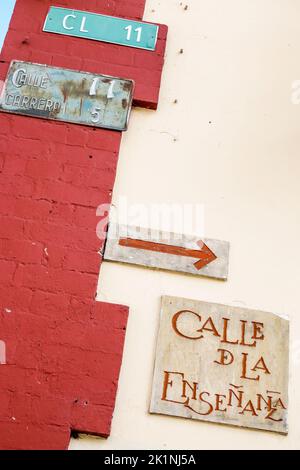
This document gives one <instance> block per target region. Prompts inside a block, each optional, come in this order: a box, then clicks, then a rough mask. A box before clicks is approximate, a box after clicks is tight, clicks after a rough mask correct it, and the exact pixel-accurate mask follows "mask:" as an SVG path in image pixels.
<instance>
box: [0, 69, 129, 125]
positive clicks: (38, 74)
mask: <svg viewBox="0 0 300 470" xmlns="http://www.w3.org/2000/svg"><path fill="white" fill-rule="evenodd" d="M133 88H134V83H133V81H132V80H125V79H121V78H114V77H108V76H104V75H93V74H90V73H85V72H76V71H74V70H67V69H62V68H57V67H49V66H47V65H39V64H32V63H28V62H17V61H13V62H12V63H11V65H10V69H9V72H8V76H7V79H6V82H5V85H4V88H3V90H2V93H1V97H0V111H5V112H10V113H16V114H23V115H27V116H34V117H39V118H44V119H53V120H57V121H65V122H72V123H75V124H82V125H85V126H93V127H103V128H106V129H113V130H118V131H125V130H126V129H127V124H128V119H129V114H130V110H131V106H132V96H133Z"/></svg>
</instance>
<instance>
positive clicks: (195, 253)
mask: <svg viewBox="0 0 300 470" xmlns="http://www.w3.org/2000/svg"><path fill="white" fill-rule="evenodd" d="M119 245H121V246H125V247H127V248H137V249H140V250H149V251H156V252H157V253H168V254H169V255H177V256H188V257H190V258H200V259H199V261H197V262H196V263H194V266H195V268H196V269H198V271H199V270H200V269H202V268H204V266H206V265H207V264H209V263H211V262H212V261H214V260H215V259H217V256H216V255H215V254H214V253H213V252H212V251H211V250H210V248H208V246H207V245H205V243H204V242H203V241H201V240H199V241H198V242H197V245H198V246H199V248H200V250H192V249H190V248H183V247H181V246H174V245H166V244H164V243H155V242H149V241H146V240H137V239H135V238H120V240H119Z"/></svg>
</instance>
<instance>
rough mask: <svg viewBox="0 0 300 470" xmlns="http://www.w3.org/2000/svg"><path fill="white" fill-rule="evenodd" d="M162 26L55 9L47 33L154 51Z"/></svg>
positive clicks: (49, 15) (49, 16) (47, 24)
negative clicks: (159, 29)
mask: <svg viewBox="0 0 300 470" xmlns="http://www.w3.org/2000/svg"><path fill="white" fill-rule="evenodd" d="M158 28H159V27H158V25H155V24H150V23H143V22H140V21H132V20H127V19H123V18H117V17H113V16H106V15H99V14H97V13H90V12H87V11H79V10H70V9H68V8H58V7H51V8H50V10H49V13H48V15H47V18H46V21H45V25H44V31H45V32H48V33H56V34H64V35H68V36H75V37H79V38H85V39H93V40H95V41H102V42H109V43H112V44H120V45H122V46H130V47H136V48H139V49H146V50H149V51H154V50H155V47H156V43H157V36H158Z"/></svg>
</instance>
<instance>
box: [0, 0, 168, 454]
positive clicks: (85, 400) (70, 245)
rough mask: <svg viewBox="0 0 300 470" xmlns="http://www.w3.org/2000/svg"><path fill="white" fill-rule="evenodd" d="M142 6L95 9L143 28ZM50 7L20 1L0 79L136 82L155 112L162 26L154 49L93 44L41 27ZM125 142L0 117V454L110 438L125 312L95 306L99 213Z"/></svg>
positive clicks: (134, 1) (87, 130) (97, 4)
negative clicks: (13, 67)
mask: <svg viewBox="0 0 300 470" xmlns="http://www.w3.org/2000/svg"><path fill="white" fill-rule="evenodd" d="M87 3H88V2H86V1H84V0H72V1H71V0H68V1H65V2H64V6H65V7H66V8H72V9H78V10H84V9H85V8H87ZM144 4H145V2H144V0H131V2H130V3H128V2H124V1H123V0H115V1H114V2H111V1H108V0H104V1H103V0H101V1H100V0H96V1H94V2H93V10H94V13H98V14H102V15H110V16H115V17H121V18H129V19H130V20H134V21H141V19H142V15H143V11H144ZM51 6H52V0H43V1H37V0H17V1H16V7H15V10H14V14H13V17H12V21H11V24H10V29H9V32H8V34H7V37H6V40H5V43H4V47H3V49H2V52H1V62H0V81H4V80H5V79H6V78H7V73H8V69H9V66H10V64H11V62H13V61H16V62H23V63H24V62H25V63H31V64H32V63H35V64H47V65H48V66H50V65H51V67H52V68H54V67H58V68H61V69H69V70H81V71H84V73H90V74H92V75H93V77H94V78H96V77H98V76H100V75H101V76H103V75H109V76H111V77H124V78H126V79H128V80H133V81H134V82H135V90H134V96H133V102H134V104H135V105H141V106H144V107H147V108H153V109H155V108H156V107H157V103H158V96H159V88H160V80H161V73H162V67H163V56H164V50H165V45H166V35H167V28H166V27H165V26H159V28H158V39H157V44H156V46H155V50H153V51H149V50H145V49H139V48H134V47H126V46H123V45H116V44H110V43H106V42H105V43H104V42H103V43H101V42H99V41H93V40H89V39H87V38H81V37H74V36H67V35H56V34H53V33H48V32H43V26H44V23H45V19H46V17H47V15H48V12H49V9H50V7H51ZM71 19H72V18H71ZM69 20H70V19H69ZM67 25H68V27H70V22H68V23H67ZM86 27H88V23H86ZM125 33H128V31H127V32H126V31H125ZM100 52H101V53H100ZM40 85H42V86H46V84H45V82H43V83H40ZM98 85H99V84H98V83H95V91H96V92H97V89H98V88H97V86H98ZM45 91H47V90H46V89H45V90H42V91H41V93H40V94H43V93H44V92H45ZM107 91H108V92H109V90H107ZM113 92H114V90H111V93H113ZM93 96H94V95H93V94H92V95H91V97H93ZM22 103H23V104H24V99H23V101H22ZM34 103H36V102H35V101H34ZM42 103H43V104H42ZM42 103H40V106H41V107H42V106H43V105H45V102H44V101H43V102H42ZM25 104H26V100H25ZM45 106H46V105H45ZM96 117H97V114H95V119H96ZM121 137H122V134H121V132H120V131H113V130H107V129H99V128H97V129H96V128H95V127H90V126H83V125H81V126H78V125H74V124H72V123H66V122H57V121H53V120H49V119H37V118H36V117H29V116H24V115H17V114H15V113H10V112H7V110H5V112H1V113H0V169H1V172H0V218H1V224H0V281H1V284H0V300H1V305H0V341H1V343H0V344H1V353H0V354H1V360H0V362H1V365H0V393H1V402H0V448H1V449H66V448H67V447H68V444H69V440H70V433H71V431H72V430H73V431H77V432H84V433H90V434H94V435H98V436H103V437H108V436H109V434H110V429H111V421H112V415H113V410H114V405H115V399H116V393H117V386H118V377H119V370H120V367H121V362H122V353H123V343H124V337H125V331H126V323H127V314H128V308H127V307H125V306H122V305H112V304H108V303H103V302H96V301H95V294H96V288H97V282H98V275H99V267H100V264H101V261H102V258H101V257H100V256H99V252H101V251H102V250H103V245H104V240H101V241H100V240H99V239H97V237H96V226H97V222H98V220H97V219H96V208H97V207H98V206H99V205H101V204H109V203H110V201H111V194H112V188H113V185H114V180H115V174H116V166H117V160H118V153H119V148H120V143H121ZM100 284H101V283H100ZM100 288H101V285H100Z"/></svg>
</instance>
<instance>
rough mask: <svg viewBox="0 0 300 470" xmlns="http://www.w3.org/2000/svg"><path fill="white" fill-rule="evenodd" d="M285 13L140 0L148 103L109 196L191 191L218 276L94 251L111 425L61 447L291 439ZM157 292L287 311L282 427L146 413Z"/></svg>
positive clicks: (240, 0) (290, 137)
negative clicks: (224, 251)
mask: <svg viewBox="0 0 300 470" xmlns="http://www.w3.org/2000/svg"><path fill="white" fill-rule="evenodd" d="M185 5H188V9H187V10H184V8H183V7H184V6H185ZM299 18H300V2H299V1H298V0H226V1H223V0H185V1H184V2H182V5H181V2H180V0H160V1H159V0H148V2H147V8H146V15H145V19H146V20H148V21H154V22H160V23H166V24H168V25H169V28H170V30H169V40H168V47H167V56H166V64H165V70H164V76H163V83H162V89H161V101H160V107H159V109H158V111H157V112H153V111H145V110H140V109H135V110H134V111H133V113H132V117H131V122H130V128H129V131H128V132H127V133H126V135H124V139H123V144H122V151H121V155H120V162H119V167H118V175H117V182H116V185H115V189H114V202H115V204H118V200H119V198H120V196H122V197H126V198H128V201H129V202H130V203H146V204H149V203H172V202H176V203H181V204H184V203H195V204H199V203H200V204H203V205H204V211H205V212H204V216H205V235H207V236H208V237H213V238H217V239H224V240H228V241H230V243H231V257H230V276H229V280H228V282H227V283H224V282H218V281H214V280H209V279H202V278H200V279H199V278H197V277H195V278H194V277H192V276H183V275H180V274H172V273H168V272H158V271H151V270H147V269H142V268H135V267H132V266H126V265H118V264H115V263H104V265H103V267H102V270H101V292H100V293H99V299H100V300H105V301H109V302H114V303H122V304H125V305H129V306H130V317H129V323H128V331H127V336H126V345H125V352H124V358H123V364H122V371H121V377H120V383H119V391H118V397H117V405H116V409H115V415H114V420H113V427H112V434H111V437H110V438H109V439H108V440H107V441H105V440H102V439H95V438H87V437H84V436H83V437H82V438H81V439H79V440H76V441H75V440H73V441H72V442H71V446H70V447H71V449H151V448H152V449H153V448H159V449H189V448H194V449H213V448H220V449H221V448H222V449H231V448H234V449H238V448H256V449H262V448H271V449H291V448H297V449H300V420H299V415H300V393H299V389H300V373H299V371H300V296H299V292H300V247H299V240H300V222H299V212H300V211H299V208H300V184H299V181H300V105H298V106H297V105H293V104H292V102H291V85H292V82H293V81H294V80H297V79H300V28H299ZM180 49H183V54H180V53H179V51H180ZM175 99H177V100H178V103H177V104H175V103H174V100H175ZM163 294H167V295H176V296H182V297H187V298H192V299H199V300H205V301H213V302H219V303H227V304H230V305H236V306H245V307H250V308H251V307H254V308H258V309H261V310H266V311H274V312H278V313H280V314H284V315H287V316H289V317H290V320H291V364H290V409H289V427H290V432H289V435H288V436H287V437H285V436H281V435H276V434H273V433H268V432H261V431H249V430H241V429H237V428H232V427H229V426H226V425H215V424H206V423H202V422H192V421H189V420H184V419H180V418H172V417H167V416H156V415H149V414H148V408H149V402H150V393H151V384H152V374H153V366H154V358H155V345H156V336H157V329H158V320H159V306H160V296H161V295H163ZM274 348H276V344H274Z"/></svg>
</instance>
